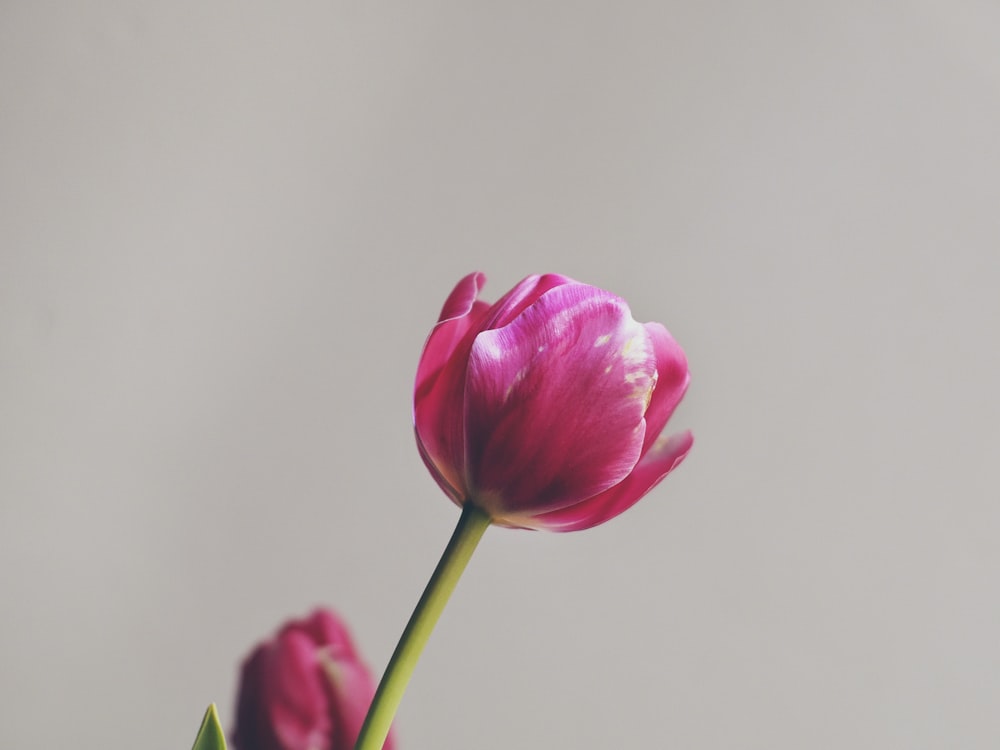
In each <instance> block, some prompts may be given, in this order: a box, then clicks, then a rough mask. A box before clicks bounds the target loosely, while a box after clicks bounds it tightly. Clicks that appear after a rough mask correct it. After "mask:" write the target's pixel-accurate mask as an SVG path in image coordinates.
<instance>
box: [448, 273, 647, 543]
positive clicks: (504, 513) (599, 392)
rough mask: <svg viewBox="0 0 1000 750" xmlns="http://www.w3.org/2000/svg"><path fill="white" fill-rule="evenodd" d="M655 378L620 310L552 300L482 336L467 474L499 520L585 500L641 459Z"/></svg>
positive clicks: (586, 295)
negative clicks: (645, 417)
mask: <svg viewBox="0 0 1000 750" xmlns="http://www.w3.org/2000/svg"><path fill="white" fill-rule="evenodd" d="M655 379H656V358H655V352H654V349H653V343H652V341H651V340H650V336H649V334H648V332H647V330H646V328H644V327H643V326H642V325H641V324H639V323H636V322H635V321H634V320H633V319H632V316H631V313H630V312H629V309H628V306H627V305H626V304H625V302H624V301H623V300H622V299H620V298H619V297H616V296H614V295H612V294H610V293H608V292H605V291H603V290H600V289H597V288H596V287H591V286H588V285H585V284H577V283H569V284H563V285H561V286H556V287H554V288H552V289H549V290H548V291H546V292H545V293H543V294H542V295H541V296H539V297H538V298H537V299H536V300H535V301H534V302H533V303H532V304H531V305H530V306H528V307H526V308H524V309H523V310H522V311H521V313H520V314H519V315H518V316H517V317H516V318H515V319H514V320H513V321H511V322H510V323H509V324H507V325H506V326H503V327H502V328H498V329H495V330H488V331H483V332H482V333H480V334H479V335H478V336H477V337H476V339H475V341H474V343H473V345H472V349H471V351H470V356H469V369H468V374H467V377H466V389H465V412H466V417H465V435H466V446H467V454H466V467H467V470H468V472H469V476H468V478H467V481H468V482H469V484H468V486H469V487H470V488H471V489H472V491H473V492H474V494H475V501H476V502H477V504H479V505H481V507H483V508H484V509H485V510H487V511H488V512H489V513H490V514H491V516H492V517H493V518H494V521H495V522H497V523H501V524H506V525H511V526H523V525H525V524H524V521H525V519H524V518H522V515H523V513H522V511H523V512H524V513H530V514H531V515H535V514H537V513H538V512H545V511H548V510H556V509H559V508H562V507H565V506H567V505H570V504H571V503H575V502H579V501H580V500H581V499H584V498H588V497H592V496H593V495H596V494H598V493H600V492H602V491H604V490H606V489H608V488H609V487H612V486H614V485H616V484H618V483H619V482H621V480H622V479H624V478H625V477H626V476H628V474H629V473H630V472H631V471H632V469H633V468H634V466H635V464H636V462H637V461H638V459H639V456H640V453H641V448H642V443H643V437H644V434H645V421H644V420H643V414H644V412H645V411H646V408H647V406H648V404H649V401H650V398H651V393H652V390H653V385H654V383H655Z"/></svg>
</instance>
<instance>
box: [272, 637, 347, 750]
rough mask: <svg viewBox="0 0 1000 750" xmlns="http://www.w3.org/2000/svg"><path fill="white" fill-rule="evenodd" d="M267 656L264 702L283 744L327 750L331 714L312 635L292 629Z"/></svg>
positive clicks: (289, 747) (305, 749)
mask: <svg viewBox="0 0 1000 750" xmlns="http://www.w3.org/2000/svg"><path fill="white" fill-rule="evenodd" d="M267 659H268V665H269V668H268V669H267V683H266V684H265V686H264V691H265V695H266V697H265V701H264V703H265V705H266V706H267V709H268V710H269V711H270V719H271V725H272V726H273V727H274V732H275V735H276V736H277V737H278V739H279V740H280V743H281V745H280V746H281V747H283V748H287V750H313V749H314V748H319V749H320V750H326V748H328V747H329V737H330V729H331V725H330V716H329V712H328V710H327V709H328V707H327V700H326V691H325V689H324V685H323V683H322V682H321V681H320V680H321V675H320V674H319V672H318V671H317V668H316V667H317V664H316V645H315V643H314V642H313V640H312V638H310V637H309V635H308V634H306V633H304V632H302V631H301V630H299V629H298V628H294V627H293V628H290V629H289V630H288V631H286V632H285V633H284V634H279V636H278V637H277V638H276V639H275V641H274V642H273V643H272V644H271V645H270V647H269V648H268V656H267Z"/></svg>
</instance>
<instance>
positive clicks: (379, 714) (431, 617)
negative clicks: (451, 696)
mask: <svg viewBox="0 0 1000 750" xmlns="http://www.w3.org/2000/svg"><path fill="white" fill-rule="evenodd" d="M489 525H490V517H489V516H488V515H486V513H485V512H484V511H482V510H480V509H479V508H477V507H475V506H474V505H472V504H471V503H466V504H465V505H464V506H463V507H462V516H461V518H459V519H458V526H456V527H455V532H454V533H453V534H452V535H451V541H449V542H448V546H447V547H446V548H445V550H444V554H443V555H441V560H440V561H439V562H438V564H437V567H436V568H435V569H434V574H433V575H432V576H431V580H430V581H428V582H427V588H425V589H424V593H423V595H422V596H421V597H420V601H419V602H417V608H416V609H414V610H413V614H412V615H410V621H409V622H408V623H407V624H406V630H404V631H403V635H402V636H401V637H400V639H399V643H398V644H397V645H396V650H395V651H394V652H393V654H392V658H391V659H390V660H389V666H387V667H386V668H385V674H383V675H382V681H381V682H380V683H379V686H378V690H376V691H375V697H374V698H373V699H372V705H371V708H369V709H368V716H366V717H365V723H364V724H363V725H362V727H361V733H360V734H359V735H358V741H357V743H355V745H354V750H381V748H382V744H383V743H384V742H385V738H386V736H387V735H388V734H389V727H390V726H391V725H392V718H393V716H395V715H396V709H397V708H399V702H400V701H401V700H402V698H403V692H404V691H405V690H406V685H407V683H409V681H410V677H411V676H412V675H413V669H414V667H416V666H417V660H418V659H419V658H420V653H421V652H422V651H423V650H424V645H425V644H426V643H427V639H428V638H430V635H431V631H432V630H434V625H435V624H437V621H438V618H439V617H440V616H441V612H442V611H443V610H444V605H445V604H447V603H448V598H449V597H450V596H451V592H452V591H454V590H455V584H457V583H458V579H459V578H460V577H461V576H462V571H464V570H465V566H466V565H467V564H468V562H469V558H471V557H472V553H473V552H474V551H475V549H476V545H477V544H479V540H480V539H481V538H482V536H483V532H485V531H486V527H487V526H489Z"/></svg>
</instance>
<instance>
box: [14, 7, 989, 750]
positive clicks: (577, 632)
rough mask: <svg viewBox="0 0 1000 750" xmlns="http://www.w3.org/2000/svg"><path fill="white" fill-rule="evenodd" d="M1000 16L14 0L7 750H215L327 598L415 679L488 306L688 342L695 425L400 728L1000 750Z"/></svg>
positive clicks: (418, 699) (477, 599)
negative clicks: (457, 435)
mask: <svg viewBox="0 0 1000 750" xmlns="http://www.w3.org/2000/svg"><path fill="white" fill-rule="evenodd" d="M997 39H1000V10H998V6H997V5H996V4H995V3H993V2H986V1H985V0H983V1H980V2H977V1H976V0H953V1H952V2H948V3H944V2H936V1H935V0H915V1H911V2H885V3H870V2H860V1H858V0H847V1H846V2H840V3H828V2H827V3H793V2H781V1H780V0H760V1H758V2H748V3H723V2H706V3H682V2H621V3H606V4H604V3H592V2H581V3H571V2H545V1H544V0H543V1H542V2H533V3H516V2H515V3H498V2H494V3H476V2H473V3H458V2H428V3H419V2H412V3H411V2H368V3H362V2H355V1H353V0H346V1H344V0H326V1H325V2H286V3H266V2H260V1H256V0H254V1H245V2H233V1H232V0H213V1H211V2H191V1H189V0H180V1H179V2H172V3H156V4H153V3H136V2H124V1H122V0H95V2H84V3H56V2H26V1H22V0H3V1H2V2H0V747H5V748H30V747H50V748H60V747H74V748H98V747H101V748H105V747H107V748H112V747H121V748H127V747H140V746H141V747H143V748H149V749H150V750H174V749H176V748H186V747H189V746H190V743H191V741H192V739H193V737H194V733H195V731H196V729H197V726H198V722H199V721H200V719H201V715H202V712H203V710H204V708H205V706H206V705H207V704H208V703H209V702H210V701H217V702H218V703H219V706H220V710H221V713H222V716H223V719H224V721H225V722H226V724H227V726H229V725H231V722H232V717H233V697H234V690H235V680H236V668H237V665H238V663H239V661H240V659H241V658H242V657H243V655H244V654H245V653H246V651H247V650H248V649H249V648H250V647H251V646H252V645H253V644H254V643H256V642H257V641H259V640H260V639H262V638H263V637H265V636H267V635H269V634H270V633H271V632H273V630H274V629H275V628H276V627H277V626H278V625H279V624H280V623H281V622H282V621H283V620H284V619H286V618H288V617H291V616H298V615H302V614H305V613H306V612H307V611H309V609H311V608H312V607H313V606H314V605H316V604H327V605H330V606H333V607H335V608H336V609H337V610H339V611H340V612H341V613H342V614H343V615H344V616H345V617H346V618H347V619H348V621H349V622H350V623H351V626H352V628H353V630H354V632H355V635H356V637H357V639H358V641H359V643H360V645H361V648H362V649H363V651H364V653H365V656H366V658H367V660H368V661H369V663H370V664H371V665H372V667H373V668H374V669H375V670H376V671H377V672H380V671H381V669H382V668H383V667H384V665H385V663H386V661H387V660H388V657H389V654H390V653H391V651H392V648H393V646H394V645H395V642H396V639H397V638H398V636H399V634H400V632H401V631H402V628H403V625H404V623H405V621H406V618H407V617H408V615H409V613H410V611H411V609H412V607H413V605H414V604H415V603H416V600H417V598H418V596H419V593H420V591H421V589H422V587H423V585H424V583H425V581H426V579H427V577H428V576H429V575H430V572H431V570H432V568H433V566H434V563H435V562H436V560H437V557H438V555H439V554H440V552H441V550H442V549H443V547H444V544H445V542H446V541H447V539H448V536H449V535H450V533H451V530H452V527H453V525H454V523H455V521H456V520H457V517H458V511H457V509H456V508H455V507H454V506H452V505H451V504H450V503H449V502H448V501H447V499H446V498H445V497H444V495H443V494H442V493H441V492H440V490H439V489H438V488H437V486H436V485H435V484H434V482H433V481H432V480H431V479H430V477H429V476H428V475H427V473H426V471H425V469H424V467H423V465H422V464H421V462H420V459H419V457H418V455H417V451H416V448H415V446H414V442H413V437H412V426H411V412H410V409H411V395H412V382H413V376H414V371H415V368H416V363H417V358H418V356H419V353H420V350H421V347H422V345H423V341H424V337H425V336H426V335H427V333H428V332H429V330H430V328H431V326H432V325H433V323H434V321H435V319H436V316H437V313H438V311H439V309H440V306H441V304H442V302H443V301H444V298H445V296H446V295H447V293H448V292H449V291H450V290H451V288H452V285H453V284H454V283H455V282H456V281H457V280H458V279H459V278H460V277H461V276H463V275H464V274H466V273H468V272H469V271H472V270H482V271H485V272H486V273H487V275H488V277H489V283H488V285H487V287H486V289H485V292H484V297H485V298H486V299H489V300H492V299H496V298H497V297H498V296H499V295H500V294H502V293H503V292H504V291H505V290H506V289H507V288H509V287H510V286H511V285H512V284H514V283H515V282H517V281H518V280H519V279H520V278H521V277H523V276H525V275H527V274H529V273H535V272H544V271H555V272H559V273H563V274H567V275H570V276H573V277H574V278H577V279H579V280H581V281H585V282H588V283H591V284H595V285H597V286H601V287H604V288H606V289H609V290H611V291H613V292H615V293H617V294H620V295H621V296H623V297H625V298H626V299H627V300H628V301H629V302H630V304H631V306H632V309H633V312H634V314H635V316H636V318H638V319H639V320H658V321H661V322H663V323H664V324H665V325H666V326H667V327H668V328H669V329H670V330H671V332H672V333H673V334H674V335H675V337H676V338H677V339H678V340H679V341H680V342H681V344H682V345H683V346H684V347H685V349H686V351H687V353H688V356H689V358H690V363H691V369H692V373H693V379H692V384H691V389H690V391H689V394H688V397H687V399H686V400H685V402H684V403H683V405H682V407H681V409H680V410H679V411H678V412H677V414H676V415H675V417H674V421H673V424H674V425H675V426H676V427H677V428H678V429H680V428H683V427H690V428H691V429H693V430H694V432H695V434H696V444H695V447H694V450H693V452H692V453H691V455H690V457H689V459H688V461H687V462H686V463H685V464H684V465H683V466H682V467H681V468H680V469H679V470H678V471H677V473H676V474H674V475H673V476H671V477H670V478H668V479H667V481H666V482H665V483H664V484H663V485H661V486H660V487H659V488H657V489H656V490H655V491H654V492H653V493H652V494H651V495H649V496H648V497H647V498H645V499H644V500H643V501H642V502H641V503H640V504H639V505H637V506H636V507H635V508H634V509H633V510H631V511H629V512H628V513H627V514H625V515H623V516H622V517H620V518H618V519H616V520H615V521H612V522H611V523H609V524H608V525H606V526H602V527H599V528H597V529H594V530H591V531H588V532H583V533H579V534H569V535H555V534H543V533H534V534H532V533H527V532H512V531H507V530H503V529H491V530H489V531H488V532H487V534H486V537H485V538H484V540H483V542H482V544H481V547H480V549H479V550H478V552H477V554H476V556H475V557H474V558H473V560H472V563H471V565H470V567H469V569H468V571H467V572H466V574H465V577H464V578H463V580H462V582H461V583H460V584H459V587H458V590H457V591H456V594H455V596H454V598H453V599H452V601H451V603H450V605H449V607H448V609H447V610H446V612H445V614H444V617H443V618H442V621H441V623H440V625H439V627H438V630H437V631H436V632H435V634H434V636H433V638H432V640H431V642H430V644H429V646H428V648H427V650H426V652H425V653H424V656H423V659H422V661H421V663H420V665H419V667H418V669H417V672H416V675H415V677H414V680H413V682H412V683H411V685H410V689H409V691H408V693H407V695H406V697H405V699H404V701H403V705H402V709H401V712H400V714H399V717H398V722H397V736H398V740H399V747H400V748H402V749H403V750H405V749H406V748H441V749H442V750H446V749H449V748H451V749H454V750H459V749H462V750H464V749H466V748H476V749H477V750H479V749H481V750H491V749H493V750H500V749H501V748H502V749H504V750H509V749H510V748H519V749H520V748H578V749H579V750H590V749H593V750H597V749H601V750H605V749H606V748H618V747H622V748H627V747H647V748H692V749H695V748H696V749H698V750H733V749H743V748H746V749H757V748H759V749H761V750H764V749H766V750H779V749H782V750H799V749H801V748H810V749H811V750H826V749H829V750H835V749H836V750H839V749H841V748H852V749H853V750H863V749H866V748H870V749H872V750H876V749H877V750H890V749H894V750H895V749H898V750H921V749H927V750H932V749H933V750H940V748H963V750H979V749H982V750H986V749H987V748H989V749H991V750H992V749H993V748H996V747H997V746H998V744H1000V712H998V711H997V707H998V706H1000V637H998V633H1000V596H998V578H1000V576H998V573H1000V546H998V543H997V540H998V537H1000V503H998V492H997V479H996V476H997V466H998V460H997V456H998V451H1000V395H998V387H997V383H998V380H1000V347H998V343H1000V342H998V323H1000V294H998V289H1000V249H998V241H1000V210H998V206H1000V200H998V199H1000V138H998V133H1000V55H998V52H997V50H998V47H997Z"/></svg>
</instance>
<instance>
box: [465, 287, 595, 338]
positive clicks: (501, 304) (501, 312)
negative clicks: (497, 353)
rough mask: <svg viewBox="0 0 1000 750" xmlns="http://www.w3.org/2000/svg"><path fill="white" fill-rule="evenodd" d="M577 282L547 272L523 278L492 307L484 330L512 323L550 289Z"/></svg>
mask: <svg viewBox="0 0 1000 750" xmlns="http://www.w3.org/2000/svg"><path fill="white" fill-rule="evenodd" d="M576 283H577V282H575V281H573V279H571V278H568V277H566V276H562V275H560V274H558V273H546V274H542V275H540V276H539V275H537V274H536V275H534V276H528V277H526V278H524V279H522V280H521V281H520V282H519V283H518V284H517V286H515V287H514V288H513V289H511V290H510V291H509V292H507V294H505V295H504V296H503V297H501V298H500V299H498V300H497V301H496V302H495V303H493V306H492V307H491V308H490V312H489V315H488V316H487V317H486V319H485V320H484V321H483V326H482V328H483V330H487V329H490V328H501V327H503V326H505V325H507V324H508V323H510V322H511V321H512V320H514V318H516V317H517V316H518V315H520V314H521V312H523V311H524V309H525V308H527V307H528V306H529V305H531V304H532V303H533V302H534V301H535V300H537V299H538V298H539V297H541V296H542V295H543V294H545V292H547V291H548V290H549V289H554V288H555V287H557V286H562V285H563V284H576Z"/></svg>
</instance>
